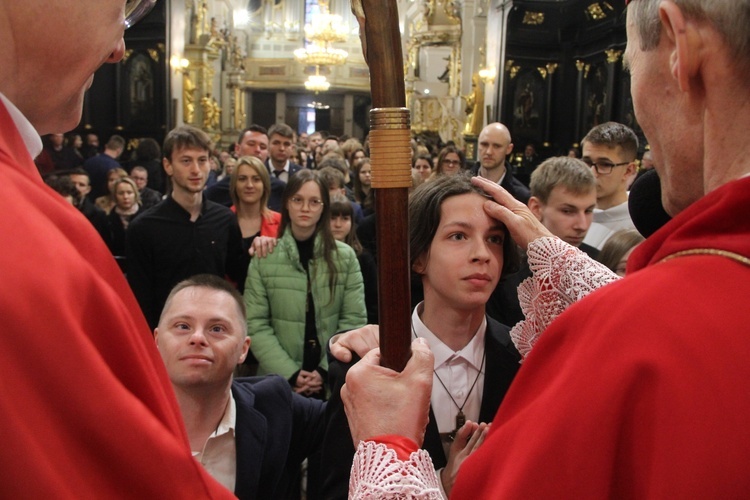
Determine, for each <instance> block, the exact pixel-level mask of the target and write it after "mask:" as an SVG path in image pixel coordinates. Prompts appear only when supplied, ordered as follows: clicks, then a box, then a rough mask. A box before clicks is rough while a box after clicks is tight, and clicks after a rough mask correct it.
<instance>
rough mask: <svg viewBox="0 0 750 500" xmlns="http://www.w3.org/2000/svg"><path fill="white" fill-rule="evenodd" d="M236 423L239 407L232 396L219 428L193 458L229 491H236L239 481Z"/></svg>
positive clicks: (194, 452) (194, 453) (195, 452)
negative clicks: (235, 439) (235, 437)
mask: <svg viewBox="0 0 750 500" xmlns="http://www.w3.org/2000/svg"><path fill="white" fill-rule="evenodd" d="M236 423H237V405H236V403H235V402H234V396H231V395H230V397H229V403H228V404H227V407H226V409H225V410H224V416H223V417H221V422H219V426H218V427H216V430H215V431H214V433H213V434H211V435H210V436H209V437H208V439H207V440H206V444H204V445H203V450H202V451H193V457H195V459H196V460H197V461H199V462H200V463H201V465H203V467H204V468H205V469H206V471H208V473H209V474H211V476H212V477H213V478H214V479H216V480H217V481H218V482H220V483H221V484H222V485H224V486H225V487H226V488H227V489H228V490H229V491H234V485H235V482H236V481H237V445H236V444H235V442H234V429H235V425H236Z"/></svg>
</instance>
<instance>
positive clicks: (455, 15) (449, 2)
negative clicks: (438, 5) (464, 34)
mask: <svg viewBox="0 0 750 500" xmlns="http://www.w3.org/2000/svg"><path fill="white" fill-rule="evenodd" d="M443 11H444V12H445V15H446V16H448V19H450V21H451V22H452V23H453V24H461V3H460V2H459V1H458V0H444V1H443Z"/></svg>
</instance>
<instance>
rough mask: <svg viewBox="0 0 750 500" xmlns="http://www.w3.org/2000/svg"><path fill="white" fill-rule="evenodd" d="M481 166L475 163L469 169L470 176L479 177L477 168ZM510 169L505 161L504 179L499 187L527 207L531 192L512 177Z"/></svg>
mask: <svg viewBox="0 0 750 500" xmlns="http://www.w3.org/2000/svg"><path fill="white" fill-rule="evenodd" d="M480 166H481V163H480V162H476V163H475V164H474V166H473V167H472V168H471V175H479V167H480ZM511 171H512V167H511V165H510V163H508V162H507V161H506V162H505V177H503V181H502V182H501V183H500V186H501V187H502V188H503V189H505V190H506V191H508V192H509V193H510V194H511V196H513V198H515V199H517V200H518V201H520V202H521V203H524V204H526V205H528V203H529V198H530V197H531V192H530V191H529V188H527V187H526V186H524V185H523V183H522V182H521V181H519V180H518V179H516V178H515V177H513V174H512V173H511Z"/></svg>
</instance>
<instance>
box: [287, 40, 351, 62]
mask: <svg viewBox="0 0 750 500" xmlns="http://www.w3.org/2000/svg"><path fill="white" fill-rule="evenodd" d="M294 57H295V59H297V61H299V62H300V63H302V64H304V65H305V66H338V65H340V64H344V62H346V58H347V57H349V53H348V52H347V51H345V50H342V49H334V48H332V47H329V46H328V45H327V44H326V45H319V44H314V45H310V46H309V47H305V48H304V49H297V50H295V51H294Z"/></svg>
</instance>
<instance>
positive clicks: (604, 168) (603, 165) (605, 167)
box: [582, 158, 630, 175]
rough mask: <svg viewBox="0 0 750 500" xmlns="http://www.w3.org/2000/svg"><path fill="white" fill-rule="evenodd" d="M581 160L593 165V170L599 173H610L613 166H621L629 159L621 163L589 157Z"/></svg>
mask: <svg viewBox="0 0 750 500" xmlns="http://www.w3.org/2000/svg"><path fill="white" fill-rule="evenodd" d="M582 161H583V163H585V164H586V165H588V166H589V167H594V170H596V173H597V174H599V175H609V174H611V173H612V169H613V168H615V167H621V166H623V165H627V164H629V163H630V162H629V161H624V162H622V163H612V162H611V161H604V160H599V161H591V160H590V159H589V158H584V159H583V160H582Z"/></svg>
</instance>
